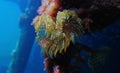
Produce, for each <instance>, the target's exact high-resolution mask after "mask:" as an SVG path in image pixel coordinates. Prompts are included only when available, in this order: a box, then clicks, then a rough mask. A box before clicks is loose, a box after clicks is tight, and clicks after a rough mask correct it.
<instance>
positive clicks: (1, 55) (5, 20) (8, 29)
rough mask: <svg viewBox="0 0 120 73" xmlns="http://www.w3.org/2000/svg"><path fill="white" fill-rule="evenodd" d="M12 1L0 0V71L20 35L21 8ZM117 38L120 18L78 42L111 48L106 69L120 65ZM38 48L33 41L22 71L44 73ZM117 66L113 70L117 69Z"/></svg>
mask: <svg viewBox="0 0 120 73" xmlns="http://www.w3.org/2000/svg"><path fill="white" fill-rule="evenodd" d="M14 1H15V0H12V2H11V1H7V0H0V73H6V71H7V69H8V66H9V63H10V62H11V60H12V56H11V55H12V51H13V50H14V49H15V48H16V46H17V43H18V40H19V37H20V28H19V18H20V15H21V14H22V10H21V9H20V7H19V4H17V3H16V2H14ZM18 1H19V0H18ZM26 1H27V0H26ZM24 6H25V5H24ZM119 39H120V19H119V20H116V22H115V23H113V24H112V25H110V26H108V27H106V28H105V29H103V30H101V31H99V32H96V33H93V34H92V35H87V36H86V35H85V36H83V37H82V39H81V41H79V42H80V43H83V44H85V45H88V46H89V47H91V48H93V49H96V48H99V47H101V46H108V47H110V48H112V49H113V53H112V56H111V59H110V63H109V64H111V66H112V67H111V66H109V68H108V67H107V68H108V69H112V68H115V66H116V65H117V66H120V65H119V64H118V63H119V61H120V60H119V58H120V56H119V55H120V54H119V51H120V50H119V47H120V46H119V44H120V40H119ZM39 48H40V47H39V46H38V45H37V43H36V42H35V43H34V45H33V48H32V52H31V54H30V58H29V61H28V64H27V66H26V69H25V72H24V73H45V72H44V71H43V63H42V62H43V57H42V55H41V53H40V49H39ZM117 50H118V51H117ZM113 62H114V63H115V64H114V63H113ZM117 68H120V67H117ZM117 68H115V69H113V70H116V71H117ZM84 69H87V70H85V72H84V73H90V72H89V68H88V67H87V66H85V68H84ZM108 69H106V70H107V71H106V73H108ZM116 73H117V72H116Z"/></svg>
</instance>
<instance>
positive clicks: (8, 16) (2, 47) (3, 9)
mask: <svg viewBox="0 0 120 73" xmlns="http://www.w3.org/2000/svg"><path fill="white" fill-rule="evenodd" d="M20 14H21V11H20V9H19V6H18V5H17V4H16V3H13V2H8V1H5V0H0V73H5V70H6V69H7V67H8V64H9V62H10V60H11V53H12V50H13V49H15V47H16V43H17V40H18V38H19V34H20V29H19V26H18V21H19V16H20Z"/></svg>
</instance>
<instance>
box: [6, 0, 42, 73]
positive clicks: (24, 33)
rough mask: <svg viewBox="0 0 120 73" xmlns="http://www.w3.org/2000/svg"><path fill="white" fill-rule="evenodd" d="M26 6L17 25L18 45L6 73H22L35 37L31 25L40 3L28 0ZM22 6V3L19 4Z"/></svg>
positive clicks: (36, 0)
mask: <svg viewBox="0 0 120 73" xmlns="http://www.w3.org/2000/svg"><path fill="white" fill-rule="evenodd" d="M27 5H28V6H27V8H25V9H26V10H25V12H23V14H22V15H21V18H20V21H19V26H20V29H21V33H20V38H19V41H18V45H17V47H16V49H15V51H14V52H13V56H12V60H11V63H10V65H9V68H8V71H7V73H24V70H25V69H26V65H27V62H28V59H29V56H30V53H31V49H32V46H33V43H34V39H35V31H34V28H33V26H32V25H31V23H32V20H33V18H34V17H35V15H36V14H37V12H36V10H37V9H38V6H39V5H40V1H39V0H28V4H27ZM21 6H22V5H21Z"/></svg>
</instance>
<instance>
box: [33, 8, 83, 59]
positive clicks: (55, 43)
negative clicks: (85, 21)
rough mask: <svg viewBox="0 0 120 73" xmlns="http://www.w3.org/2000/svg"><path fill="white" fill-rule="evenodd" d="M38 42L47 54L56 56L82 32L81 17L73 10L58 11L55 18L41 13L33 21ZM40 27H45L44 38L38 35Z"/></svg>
mask: <svg viewBox="0 0 120 73" xmlns="http://www.w3.org/2000/svg"><path fill="white" fill-rule="evenodd" d="M34 26H35V30H36V34H37V38H38V42H39V43H40V45H41V47H43V48H45V52H46V54H47V55H49V56H51V57H52V56H56V54H57V53H62V52H66V49H67V47H68V46H69V45H70V42H71V41H72V42H74V38H75V37H77V36H79V35H82V34H83V28H82V25H81V19H80V18H79V17H78V15H77V14H76V12H75V11H71V10H63V11H59V12H58V13H57V15H56V19H53V18H52V17H51V16H50V15H47V14H42V15H41V16H39V17H37V18H36V20H35V22H34ZM42 29H45V36H44V38H42V37H40V36H39V33H40V32H41V30H42Z"/></svg>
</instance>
